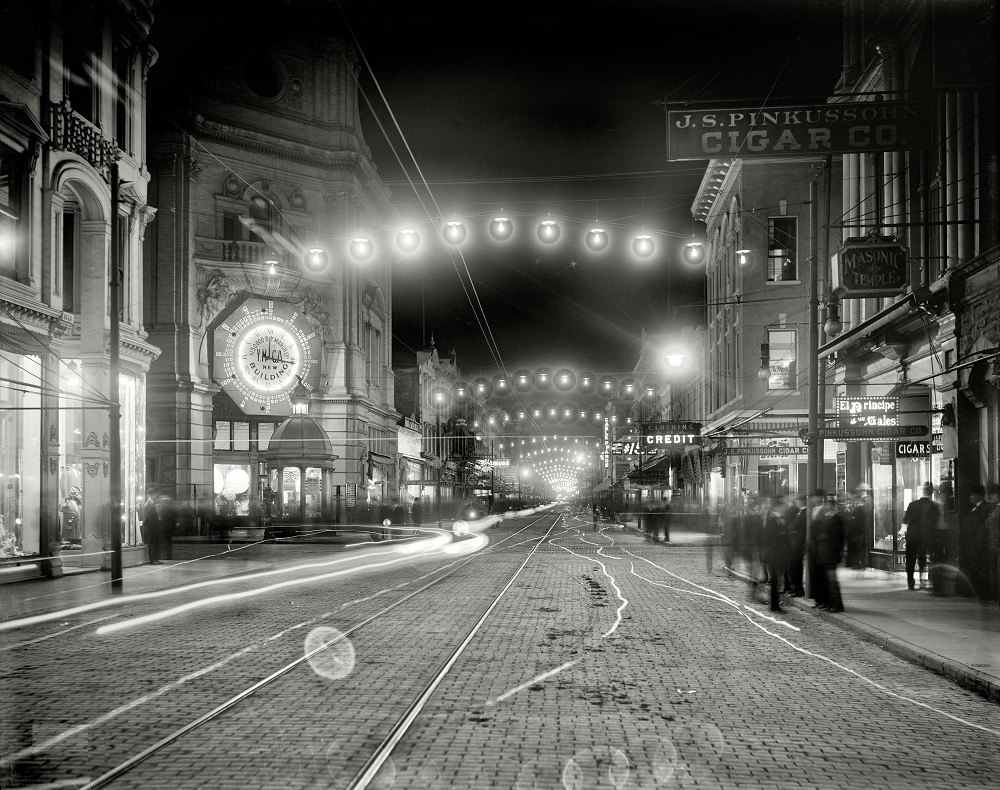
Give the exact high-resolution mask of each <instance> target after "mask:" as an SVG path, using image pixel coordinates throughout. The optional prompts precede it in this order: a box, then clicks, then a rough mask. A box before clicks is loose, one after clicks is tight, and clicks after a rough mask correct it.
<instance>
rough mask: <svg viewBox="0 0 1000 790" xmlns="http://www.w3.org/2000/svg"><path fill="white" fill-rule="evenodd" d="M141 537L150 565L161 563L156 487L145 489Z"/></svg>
mask: <svg viewBox="0 0 1000 790" xmlns="http://www.w3.org/2000/svg"><path fill="white" fill-rule="evenodd" d="M142 539H143V541H144V542H145V543H146V550H147V551H148V552H149V564H150V565H162V564H163V563H162V562H161V561H160V517H159V515H157V512H156V489H155V488H147V489H146V501H145V502H143V504H142Z"/></svg>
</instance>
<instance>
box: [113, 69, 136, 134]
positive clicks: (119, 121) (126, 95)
mask: <svg viewBox="0 0 1000 790" xmlns="http://www.w3.org/2000/svg"><path fill="white" fill-rule="evenodd" d="M113 61H114V71H115V142H116V143H117V144H118V147H119V148H120V149H122V150H123V151H128V152H129V153H132V53H131V51H130V50H127V49H119V50H118V51H117V52H115V54H114V57H113Z"/></svg>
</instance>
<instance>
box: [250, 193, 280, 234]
mask: <svg viewBox="0 0 1000 790" xmlns="http://www.w3.org/2000/svg"><path fill="white" fill-rule="evenodd" d="M250 219H252V220H253V223H254V225H255V226H256V227H257V228H259V229H261V230H265V231H268V232H270V231H271V229H272V228H273V227H274V212H273V210H272V208H271V202H270V201H269V200H268V199H267V198H266V197H264V196H263V195H254V196H253V197H252V198H250Z"/></svg>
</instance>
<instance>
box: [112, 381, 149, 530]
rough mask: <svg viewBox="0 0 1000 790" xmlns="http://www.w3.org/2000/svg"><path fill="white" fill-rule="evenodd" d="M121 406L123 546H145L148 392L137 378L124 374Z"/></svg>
mask: <svg viewBox="0 0 1000 790" xmlns="http://www.w3.org/2000/svg"><path fill="white" fill-rule="evenodd" d="M118 392H119V402H120V403H121V423H120V428H119V430H120V433H121V444H122V488H123V489H124V490H123V491H122V502H123V507H122V528H123V530H124V534H123V535H122V543H123V545H125V546H135V545H137V544H139V543H141V542H142V539H141V536H140V534H139V516H140V511H141V508H142V503H143V501H144V500H145V488H146V478H145V474H146V470H145V457H146V434H145V431H144V429H143V419H144V416H145V414H146V390H145V388H144V387H143V386H142V381H141V379H139V378H138V377H137V376H130V375H128V374H126V373H125V372H122V374H121V378H120V379H119V384H118Z"/></svg>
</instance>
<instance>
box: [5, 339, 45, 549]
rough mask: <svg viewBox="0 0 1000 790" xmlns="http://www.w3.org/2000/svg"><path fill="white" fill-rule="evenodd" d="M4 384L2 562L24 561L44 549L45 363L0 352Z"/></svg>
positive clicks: (33, 357)
mask: <svg viewBox="0 0 1000 790" xmlns="http://www.w3.org/2000/svg"><path fill="white" fill-rule="evenodd" d="M0 381H2V382H3V386H2V387H0V557H21V556H25V555H29V554H38V553H40V548H41V546H40V543H41V536H40V531H39V527H40V523H41V513H40V509H41V494H40V488H39V484H40V480H39V474H40V470H41V436H40V433H41V429H40V426H41V398H40V396H39V393H38V389H37V387H38V383H39V382H40V381H41V361H40V359H39V358H38V357H35V356H23V355H20V354H13V353H10V352H7V351H3V350H0ZM19 382H23V383H24V384H25V385H26V386H24V387H18V386H17V384H18V383H19Z"/></svg>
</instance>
